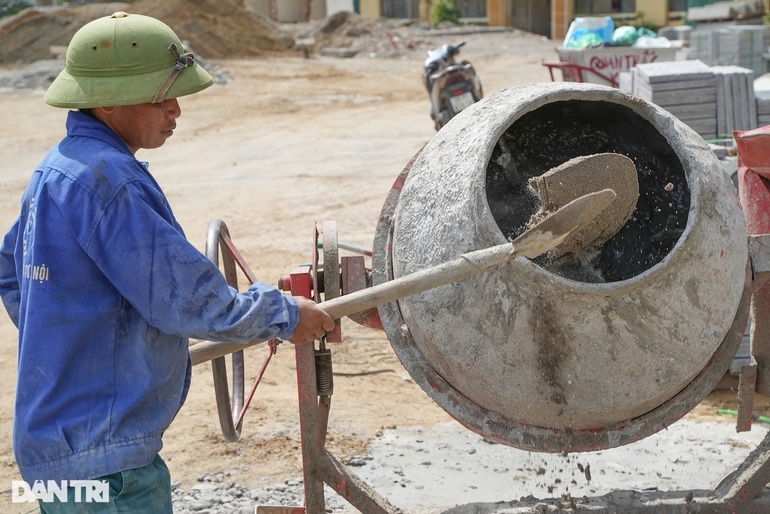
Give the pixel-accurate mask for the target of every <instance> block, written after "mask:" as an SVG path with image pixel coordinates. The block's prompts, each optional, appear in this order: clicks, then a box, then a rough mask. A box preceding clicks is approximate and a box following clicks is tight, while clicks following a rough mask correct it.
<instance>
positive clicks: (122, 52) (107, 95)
mask: <svg viewBox="0 0 770 514" xmlns="http://www.w3.org/2000/svg"><path fill="white" fill-rule="evenodd" d="M213 83H214V79H213V78H212V77H211V75H209V74H208V73H207V72H206V70H204V69H203V68H201V67H200V66H199V65H198V64H197V63H196V62H195V61H194V59H193V55H192V54H186V53H184V48H183V47H182V42H181V41H180V40H179V38H178V37H177V36H176V34H174V31H172V30H171V29H170V28H169V27H168V26H167V25H166V24H165V23H163V22H161V21H159V20H156V19H155V18H151V17H149V16H143V15H141V14H126V13H124V12H117V13H115V14H113V15H111V16H105V17H103V18H99V19H96V20H94V21H91V22H89V23H87V24H86V25H85V26H83V27H82V28H81V29H80V30H78V31H77V32H76V33H75V35H74V36H73V37H72V41H70V44H69V46H68V47H67V58H66V63H65V67H64V70H63V71H62V72H61V73H59V75H58V76H57V77H56V80H54V81H53V83H52V84H51V86H50V87H49V88H48V90H47V91H46V93H45V102H46V103H47V104H49V105H52V106H54V107H67V108H74V109H85V108H90V107H115V106H121V105H134V104H141V103H147V102H160V101H162V100H166V99H169V98H177V97H180V96H185V95H190V94H192V93H197V92H198V91H201V90H202V89H205V88H207V87H209V86H210V85H211V84H213Z"/></svg>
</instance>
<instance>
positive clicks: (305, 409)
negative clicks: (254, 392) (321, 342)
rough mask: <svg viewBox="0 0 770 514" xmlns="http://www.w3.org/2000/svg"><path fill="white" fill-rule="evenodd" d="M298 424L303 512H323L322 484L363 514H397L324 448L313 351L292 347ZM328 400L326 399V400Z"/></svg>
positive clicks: (323, 407)
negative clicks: (303, 487) (300, 443)
mask: <svg viewBox="0 0 770 514" xmlns="http://www.w3.org/2000/svg"><path fill="white" fill-rule="evenodd" d="M295 353H296V359H297V387H298V396H299V423H300V435H301V438H302V469H303V474H304V481H305V511H306V512H307V513H308V514H311V513H319V512H324V511H325V505H326V501H325V498H324V483H326V484H327V485H329V486H330V487H331V488H332V489H334V490H335V491H336V492H337V494H339V495H340V496H342V497H343V498H345V500H347V501H348V502H350V504H351V505H353V506H354V507H355V508H356V509H358V510H359V511H360V512H363V513H365V514H398V513H400V512H401V510H399V509H398V508H396V507H394V506H393V505H391V504H390V503H389V502H388V501H387V500H386V499H385V498H383V497H382V496H381V495H379V494H378V493H377V492H376V491H375V490H374V489H372V488H371V487H369V486H368V485H366V484H365V483H364V482H363V481H362V480H361V479H360V478H359V477H357V476H356V475H354V474H353V473H351V472H350V470H348V468H347V467H346V466H345V465H344V464H342V463H341V462H339V461H338V460H337V459H336V458H335V457H334V456H333V455H332V454H331V453H330V452H329V451H328V450H327V449H326V448H325V447H324V440H325V434H326V428H327V427H326V424H327V421H328V415H329V405H330V404H329V402H328V401H324V399H323V398H324V396H321V397H320V400H319V394H318V388H317V374H316V350H315V347H314V346H313V345H312V344H303V345H297V346H296V347H295ZM327 398H328V397H327Z"/></svg>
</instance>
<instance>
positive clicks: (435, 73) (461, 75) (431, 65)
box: [422, 41, 484, 130]
mask: <svg viewBox="0 0 770 514" xmlns="http://www.w3.org/2000/svg"><path fill="white" fill-rule="evenodd" d="M464 45H465V41H461V42H459V43H457V44H456V45H451V44H445V45H441V46H440V47H438V48H434V49H432V50H429V51H428V58H427V59H425V63H424V64H423V70H424V73H423V76H422V81H423V84H424V85H425V89H426V90H427V91H428V97H429V98H430V105H431V110H430V117H431V119H432V120H433V122H434V123H435V127H436V130H439V129H441V127H443V126H444V125H446V123H447V122H448V121H449V120H450V119H452V118H453V117H454V116H455V115H457V114H458V113H459V112H461V111H462V110H463V109H465V108H467V107H470V106H471V105H473V104H474V103H476V102H478V101H479V100H481V98H482V97H483V96H484V93H483V91H482V87H481V81H480V80H479V78H478V76H477V75H476V70H475V69H474V68H473V65H472V64H471V63H470V62H468V61H456V60H455V57H456V56H457V55H458V54H459V53H460V48H462V47H463V46H464Z"/></svg>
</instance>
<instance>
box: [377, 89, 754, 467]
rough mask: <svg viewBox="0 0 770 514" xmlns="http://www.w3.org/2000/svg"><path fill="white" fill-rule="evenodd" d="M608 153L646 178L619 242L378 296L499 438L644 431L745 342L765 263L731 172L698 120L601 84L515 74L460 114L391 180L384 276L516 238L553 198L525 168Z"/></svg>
mask: <svg viewBox="0 0 770 514" xmlns="http://www.w3.org/2000/svg"><path fill="white" fill-rule="evenodd" d="M605 152H614V153H619V154H623V155H625V156H627V157H629V158H630V159H631V160H632V161H634V164H635V165H636V168H637V176H638V182H639V199H638V202H637V206H636V211H635V212H634V214H633V215H632V216H631V218H630V219H629V220H628V221H627V222H626V224H625V225H624V226H623V227H622V228H621V230H620V232H618V233H617V234H616V235H615V236H614V237H612V238H611V239H610V240H609V241H607V242H605V243H604V244H602V245H601V246H600V247H598V248H593V249H588V250H585V251H582V252H581V254H580V255H578V256H572V258H571V259H567V260H566V261H565V260H564V259H560V260H558V261H554V259H552V258H551V257H549V256H548V255H546V256H542V257H540V258H538V259H536V260H535V261H531V260H528V259H526V258H523V257H522V258H518V259H516V260H515V261H513V262H511V263H508V264H506V265H503V266H501V267H498V268H495V269H493V270H490V271H487V272H484V273H483V274H481V275H478V276H476V277H474V278H471V279H469V280H466V281H462V282H459V283H453V284H451V285H448V286H443V287H440V288H437V289H433V290H430V291H428V292H425V293H422V294H419V295H414V296H411V297H407V298H404V299H402V300H399V301H398V302H395V303H392V304H388V305H386V306H384V307H382V308H380V317H381V318H382V320H383V326H384V328H385V330H386V332H387V334H388V337H389V339H390V341H391V344H392V346H393V348H394V350H395V351H396V353H397V354H398V356H399V358H400V360H401V362H402V363H403V364H404V366H405V368H406V369H407V370H408V371H409V373H410V375H411V376H412V377H413V378H414V379H415V381H416V382H417V383H418V384H419V385H420V386H421V387H422V388H423V389H424V390H425V391H426V392H427V393H428V394H429V395H430V396H431V397H432V398H433V399H434V400H435V401H436V402H437V403H438V404H439V405H440V406H442V407H443V408H444V409H445V410H446V411H447V412H448V413H449V414H450V415H452V416H453V417H454V418H455V419H457V420H458V421H459V422H460V423H462V424H464V425H465V426H466V427H468V428H470V429H471V430H473V431H475V432H477V433H479V434H482V435H483V436H485V437H487V438H489V439H492V440H494V441H497V442H502V443H505V444H509V445H512V446H516V447H519V448H523V449H527V450H533V451H553V452H564V451H585V450H598V449H603V448H610V447H614V446H619V445H622V444H626V443H629V442H632V441H635V440H638V439H641V438H643V437H646V436H648V435H650V434H652V433H654V432H657V431H658V430H661V429H662V428H664V427H666V426H668V425H669V424H671V423H673V422H674V421H676V420H677V419H679V418H680V417H681V416H683V415H684V414H686V413H687V412H689V410H691V409H692V408H693V407H694V406H695V405H696V404H697V403H698V402H699V401H700V400H701V399H702V398H703V397H705V396H706V395H707V394H708V393H709V392H710V391H711V389H712V388H713V386H714V385H715V384H716V382H717V381H718V380H719V379H720V378H721V376H722V375H723V373H724V372H725V371H726V369H727V367H728V366H729V364H730V361H731V359H732V357H733V356H734V355H735V353H736V351H737V348H738V345H739V344H740V340H741V335H742V331H743V327H744V326H745V322H746V319H747V315H748V314H747V313H748V308H747V303H748V289H749V286H750V281H751V274H750V267H749V265H748V262H749V261H748V250H747V233H746V227H745V223H744V221H743V217H742V213H741V209H740V206H739V204H738V199H737V193H736V191H735V189H734V187H733V185H732V183H731V181H730V179H729V177H728V176H727V175H726V173H725V172H724V171H723V168H722V166H721V164H720V162H719V160H718V159H717V158H716V157H715V155H714V153H713V151H712V150H711V149H710V148H709V146H708V145H707V144H706V143H705V141H703V139H702V138H701V137H700V136H698V135H697V134H696V133H695V132H694V131H693V130H692V129H690V128H689V127H687V126H686V125H684V124H683V123H681V122H680V121H678V120H677V119H676V118H674V117H673V116H672V115H670V114H669V113H667V112H666V111H664V110H662V109H660V108H659V107H657V106H655V105H653V104H650V103H646V102H644V101H642V100H640V99H639V98H636V97H633V96H630V95H628V94H626V93H624V92H622V91H620V90H617V89H613V88H609V87H605V86H599V85H592V84H578V83H548V84H536V85H529V86H521V87H516V88H512V89H508V90H504V91H502V92H499V93H497V94H494V95H491V96H489V97H487V98H486V99H484V100H482V101H481V102H478V103H476V104H474V105H473V106H472V107H470V108H468V109H466V110H465V111H463V112H462V113H461V114H460V115H458V116H457V117H456V118H454V119H453V120H452V121H451V122H450V123H449V124H448V125H447V126H446V127H444V128H443V129H442V130H441V131H439V132H438V133H437V134H436V135H435V136H434V137H433V139H432V140H431V141H430V142H429V143H428V144H427V145H426V146H425V147H424V148H423V149H422V151H421V152H420V153H419V154H418V155H417V156H416V157H415V159H414V161H413V162H412V163H410V165H409V166H408V167H407V168H406V169H405V170H404V172H403V173H402V176H401V177H400V178H399V180H397V181H396V184H395V185H394V188H393V190H392V191H391V195H390V197H389V198H388V201H387V202H386V204H385V206H384V208H383V213H382V217H381V221H380V224H379V225H378V228H377V233H376V234H375V243H374V261H373V262H374V282H375V283H381V282H384V281H386V280H388V279H391V278H396V277H401V276H404V275H408V274H410V273H413V272H416V271H418V270H421V269H424V268H427V267H429V266H434V265H437V264H441V263H444V262H447V261H449V260H451V259H453V258H455V257H457V256H458V255H460V254H462V253H465V252H469V251H473V250H477V249H481V248H487V247H490V246H493V245H498V244H502V243H505V242H506V240H510V239H512V238H513V237H515V236H516V235H518V234H519V233H521V232H522V231H523V230H524V229H525V224H526V222H527V220H528V219H529V218H530V216H531V215H532V214H533V213H535V212H536V211H537V209H538V208H539V206H540V202H539V198H538V197H537V196H536V195H533V192H532V190H531V189H530V188H528V186H527V179H528V178H530V177H532V176H536V175H542V174H543V173H545V172H547V171H548V170H549V169H551V168H554V167H556V166H559V165H560V164H562V163H564V162H566V161H568V160H570V159H573V158H575V157H579V156H584V155H592V154H598V153H605ZM586 178H587V180H588V179H590V177H586ZM404 180H405V183H404ZM402 186H403V188H402ZM599 186H601V185H599ZM599 188H601V187H599Z"/></svg>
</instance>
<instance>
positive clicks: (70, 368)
mask: <svg viewBox="0 0 770 514" xmlns="http://www.w3.org/2000/svg"><path fill="white" fill-rule="evenodd" d="M0 295H2V299H3V303H4V305H5V307H6V310H7V311H8V313H9V315H10V317H11V319H12V320H13V322H14V323H15V324H16V326H17V327H18V328H19V355H18V359H19V361H18V384H17V391H16V407H15V416H14V437H13V444H14V453H15V455H16V461H17V463H18V466H19V470H20V471H21V475H22V477H23V478H24V480H25V481H26V482H28V483H29V484H32V483H33V482H34V481H35V480H78V479H82V480H84V479H91V478H96V477H100V476H104V475H107V474H111V473H116V472H119V471H123V470H126V469H131V468H136V467H141V466H145V465H147V464H149V463H150V462H151V461H152V460H153V458H154V457H155V455H156V454H157V453H158V451H159V450H160V449H161V446H162V441H161V436H162V435H163V432H164V431H165V430H166V429H167V428H168V427H169V425H170V424H171V422H172V420H173V419H174V416H175V415H176V413H177V412H178V411H179V409H180V407H181V406H182V404H183V403H184V400H185V397H186V396H187V391H188V389H189V385H190V370H191V363H190V355H189V348H188V338H199V339H207V340H213V341H227V342H240V343H245V342H248V341H251V340H254V339H265V340H267V339H271V338H273V337H279V338H282V339H289V338H291V337H292V335H293V332H294V329H295V327H296V325H297V323H298V322H299V308H298V307H297V304H296V302H295V301H294V299H292V298H291V297H290V296H287V295H285V294H283V293H281V291H279V290H278V289H276V288H274V287H272V286H270V285H267V284H264V283H257V284H254V285H253V286H252V287H251V288H249V290H248V291H246V292H243V293H239V292H237V291H236V290H235V289H233V288H232V287H230V286H229V285H228V284H227V282H226V281H225V279H224V277H223V275H222V273H221V272H220V271H219V269H218V268H217V267H216V266H215V265H214V264H213V263H212V262H211V261H209V260H208V259H207V258H206V257H205V256H204V255H203V254H202V253H201V252H200V251H198V250H197V249H196V248H195V247H194V246H192V245H191V244H190V242H188V240H187V239H186V238H185V235H184V233H183V231H182V228H181V227H180V226H179V224H178V223H177V221H176V220H175V218H174V215H173V213H172V212H171V207H170V206H169V204H168V202H167V200H166V197H165V195H164V194H163V192H162V191H161V189H160V187H159V186H158V184H157V182H156V181H155V179H154V178H153V177H152V176H151V175H150V173H149V172H148V170H147V165H146V163H143V162H140V161H138V160H137V159H136V158H135V157H134V155H133V154H132V153H131V151H130V150H129V148H128V147H127V146H126V144H125V143H124V142H123V141H122V140H121V139H120V138H119V137H118V136H117V134H115V133H114V132H113V131H112V130H111V129H109V128H108V127H107V126H106V125H104V124H103V123H101V122H100V121H99V120H98V119H96V118H94V117H92V116H90V115H88V114H84V113H82V112H78V111H72V112H70V113H69V115H68V118H67V137H65V138H64V139H63V140H62V141H61V142H60V143H59V144H58V145H57V146H56V147H54V148H53V149H52V150H51V152H50V153H49V154H48V155H47V156H46V157H45V159H44V160H43V162H42V163H41V164H40V165H39V167H38V168H37V170H36V171H35V172H34V174H33V175H32V179H31V180H30V182H29V185H28V187H27V189H26V191H25V192H24V194H23V196H22V202H21V214H20V216H19V218H18V220H17V221H16V223H15V224H14V225H13V227H12V228H11V230H10V231H9V232H8V233H7V235H6V236H5V238H4V240H3V244H2V248H1V249H0Z"/></svg>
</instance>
